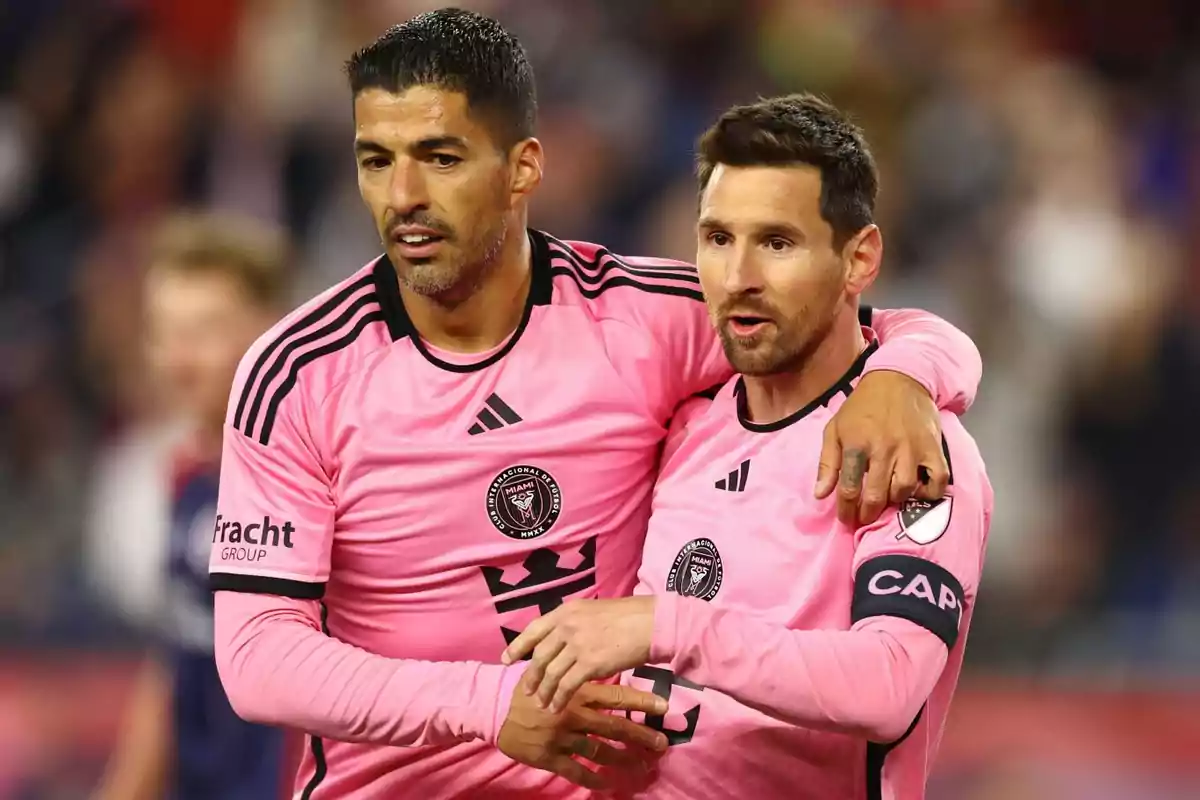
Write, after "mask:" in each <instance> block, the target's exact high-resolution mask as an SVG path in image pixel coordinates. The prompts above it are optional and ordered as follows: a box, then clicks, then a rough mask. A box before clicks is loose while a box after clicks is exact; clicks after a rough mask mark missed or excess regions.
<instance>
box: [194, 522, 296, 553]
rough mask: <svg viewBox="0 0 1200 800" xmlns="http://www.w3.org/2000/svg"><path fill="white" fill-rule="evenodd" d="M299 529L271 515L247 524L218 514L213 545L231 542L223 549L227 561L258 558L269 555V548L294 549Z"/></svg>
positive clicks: (214, 527)
mask: <svg viewBox="0 0 1200 800" xmlns="http://www.w3.org/2000/svg"><path fill="white" fill-rule="evenodd" d="M295 532H296V528H295V526H294V525H292V523H291V522H290V521H288V520H284V522H283V524H276V523H273V522H272V521H271V518H270V517H269V516H267V517H263V519H262V522H251V523H250V524H249V525H243V524H242V523H240V522H235V521H231V520H227V519H225V518H224V517H223V516H222V515H220V514H217V523H216V525H215V526H213V544H214V545H218V544H221V545H227V546H226V547H224V548H223V549H222V550H221V559H222V560H223V561H258V560H259V559H261V558H263V557H265V556H266V555H267V548H268V547H279V546H280V545H282V546H283V547H286V548H288V549H289V550H290V549H291V548H292V534H293V533H295Z"/></svg>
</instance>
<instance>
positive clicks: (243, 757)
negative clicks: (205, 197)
mask: <svg viewBox="0 0 1200 800" xmlns="http://www.w3.org/2000/svg"><path fill="white" fill-rule="evenodd" d="M286 266H287V252H286V244H285V242H284V241H283V238H282V237H281V236H279V235H278V234H276V233H275V232H274V231H272V230H270V229H268V228H265V227H262V226H259V225H257V224H254V223H252V222H250V221H247V220H243V219H240V218H233V217H223V216H218V215H203V216H194V215H186V216H181V217H179V218H176V219H173V220H171V221H170V222H169V223H168V224H167V225H166V226H165V227H164V228H163V230H162V231H161V233H160V236H159V240H158V241H157V242H156V246H155V248H154V252H153V253H152V258H151V263H150V268H149V272H148V276H147V280H146V286H145V305H146V325H147V333H148V337H147V339H148V341H147V344H148V348H147V349H148V355H149V359H148V361H149V365H150V368H151V372H152V375H153V377H154V380H155V384H156V386H157V388H158V389H159V390H160V391H161V393H162V397H163V400H164V402H165V404H166V407H167V411H168V412H169V413H170V414H171V415H172V416H173V417H176V418H178V421H179V422H180V423H181V424H182V427H183V429H184V430H183V432H182V434H181V437H180V441H179V443H178V448H177V452H176V454H175V464H174V470H173V475H172V476H171V478H172V480H171V483H172V491H173V494H172V499H171V518H170V530H169V537H170V540H169V549H168V553H169V557H168V563H167V564H166V565H165V567H166V568H167V570H168V584H167V587H168V604H167V607H166V611H167V614H166V615H165V618H164V619H163V620H162V636H161V640H160V646H159V647H157V648H156V652H155V654H154V655H153V656H152V657H150V658H148V659H147V661H146V663H145V664H144V665H143V667H142V669H141V671H140V673H139V676H138V680H137V682H136V684H135V691H134V693H133V700H132V702H131V705H130V708H129V710H128V719H127V723H126V726H125V730H124V732H123V735H122V737H121V740H120V741H119V742H118V744H117V747H116V750H115V754H114V757H113V759H112V761H111V763H110V765H109V769H108V773H107V775H106V776H105V780H104V783H103V786H102V787H101V789H100V791H99V792H98V793H97V796H98V797H99V798H103V800H160V799H161V798H164V797H169V798H172V800H212V798H222V799H223V800H242V799H244V800H264V799H265V800H272V798H280V797H283V793H282V790H283V787H284V785H285V781H286V783H287V784H288V785H290V779H291V776H290V775H285V767H284V763H283V758H282V756H283V753H282V737H281V733H280V731H278V730H275V729H271V728H267V727H263V726H260V725H254V724H251V723H248V722H245V721H243V720H242V719H241V718H239V717H238V716H237V714H235V713H234V711H233V709H232V708H230V706H229V701H228V700H227V699H226V697H225V692H224V690H223V689H222V688H221V682H220V678H219V677H218V675H217V665H216V662H215V661H214V659H213V621H212V618H213V608H212V606H213V598H212V594H211V593H210V592H209V590H208V559H209V551H210V549H211V547H212V524H213V519H214V517H215V514H216V510H215V507H216V504H217V481H218V476H219V465H218V460H219V458H220V454H221V438H222V429H223V428H224V420H225V406H226V401H227V398H228V395H229V384H230V382H231V381H232V380H233V375H234V371H235V370H236V368H237V364H238V360H239V359H240V358H241V356H242V354H243V353H244V352H245V351H246V348H248V347H249V346H250V345H251V343H253V342H254V340H255V339H257V338H258V337H259V336H260V335H262V333H263V332H264V331H265V330H267V328H269V327H270V326H271V325H272V324H273V323H274V322H275V321H276V320H277V319H278V318H279V315H280V314H281V312H282V311H283V309H284V308H285V307H286V306H285V305H284V303H285V301H286V297H285V290H286Z"/></svg>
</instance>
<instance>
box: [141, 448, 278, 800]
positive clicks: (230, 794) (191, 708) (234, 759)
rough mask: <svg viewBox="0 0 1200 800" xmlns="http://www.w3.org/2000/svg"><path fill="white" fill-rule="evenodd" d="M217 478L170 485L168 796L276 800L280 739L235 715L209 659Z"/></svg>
mask: <svg viewBox="0 0 1200 800" xmlns="http://www.w3.org/2000/svg"><path fill="white" fill-rule="evenodd" d="M218 475H219V470H217V469H216V468H214V467H212V466H205V467H202V468H195V467H193V466H188V467H185V468H181V469H180V470H179V471H178V473H177V475H176V480H175V482H174V485H175V493H174V497H173V499H172V504H171V541H170V550H169V556H168V558H169V562H168V564H169V571H170V575H169V583H168V598H169V600H168V615H167V619H166V624H165V630H164V631H163V634H164V636H163V644H164V648H163V649H164V654H163V655H164V657H165V659H166V662H167V665H168V667H169V668H170V669H171V670H172V673H173V679H174V733H175V743H176V748H175V771H174V779H173V782H172V786H171V788H172V792H171V794H170V797H171V800H277V799H278V798H282V797H284V796H285V794H284V791H285V790H284V786H285V784H290V780H285V775H284V739H283V733H282V731H280V730H277V729H274V728H268V727H264V726H261V725H252V724H250V723H248V722H245V721H244V720H242V719H241V718H240V717H238V715H237V714H236V713H234V711H233V709H232V708H231V707H230V705H229V700H228V699H227V698H226V696H225V690H224V688H223V687H222V686H221V679H220V677H219V676H218V675H217V665H216V661H215V660H214V659H213V599H212V593H211V592H210V591H209V588H208V556H209V551H210V549H211V547H212V532H213V524H214V522H215V518H216V505H217V484H218ZM288 777H290V776H288ZM289 788H290V787H289Z"/></svg>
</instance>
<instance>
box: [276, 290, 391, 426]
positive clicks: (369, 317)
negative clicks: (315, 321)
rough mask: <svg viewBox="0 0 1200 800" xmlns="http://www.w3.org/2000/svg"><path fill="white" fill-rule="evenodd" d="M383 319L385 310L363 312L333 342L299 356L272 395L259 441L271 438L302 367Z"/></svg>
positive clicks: (334, 349) (335, 350)
mask: <svg viewBox="0 0 1200 800" xmlns="http://www.w3.org/2000/svg"><path fill="white" fill-rule="evenodd" d="M382 320H383V310H382V309H378V308H377V309H375V310H374V311H372V312H370V313H368V314H363V315H362V316H361V317H359V318H358V322H356V323H355V324H354V327H353V328H351V329H350V330H349V331H347V332H346V333H345V334H343V335H342V336H340V337H338V338H337V339H334V340H333V341H331V342H327V343H326V344H323V345H321V346H320V347H318V348H316V349H314V350H309V351H308V352H307V353H305V354H304V355H302V356H297V358H296V360H295V361H293V362H292V366H291V368H290V369H289V370H288V374H287V378H285V379H284V381H283V383H281V384H279V388H278V389H276V390H275V394H273V395H272V396H271V402H270V403H269V404H267V414H266V416H265V417H264V418H263V425H262V432H261V433H260V434H259V436H258V441H259V443H261V444H264V445H265V444H266V443H267V442H268V441H269V440H270V438H271V428H273V427H274V426H275V412H277V411H278V410H279V404H280V403H282V402H283V398H285V397H287V394H288V392H290V391H291V390H292V388H293V387H294V386H295V385H296V378H297V376H298V375H299V374H300V369H301V368H302V367H303V366H304V365H306V364H310V363H312V362H313V361H316V360H317V359H318V358H320V357H322V356H327V355H329V354H330V353H336V352H337V351H338V350H341V349H342V348H344V347H348V346H349V345H351V344H352V343H353V342H354V340H355V339H357V338H358V337H359V334H361V333H362V332H363V331H364V330H366V329H367V326H368V325H370V324H371V323H372V322H381V321H382Z"/></svg>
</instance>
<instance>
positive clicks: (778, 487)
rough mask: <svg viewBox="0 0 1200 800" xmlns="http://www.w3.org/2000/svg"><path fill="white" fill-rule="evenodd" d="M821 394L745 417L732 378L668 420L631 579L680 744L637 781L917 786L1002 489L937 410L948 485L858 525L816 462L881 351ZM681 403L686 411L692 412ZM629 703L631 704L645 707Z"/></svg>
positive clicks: (741, 789) (652, 682) (848, 796)
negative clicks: (819, 492)
mask: <svg viewBox="0 0 1200 800" xmlns="http://www.w3.org/2000/svg"><path fill="white" fill-rule="evenodd" d="M875 346H876V345H874V344H872V345H870V346H869V347H868V348H867V350H865V351H864V353H863V355H862V356H861V357H860V358H859V359H858V362H857V363H856V364H855V366H854V367H853V369H851V371H850V372H849V373H848V374H847V375H846V376H845V377H844V378H843V379H842V380H841V381H840V382H839V383H838V384H836V385H835V386H833V387H831V388H830V390H829V391H828V392H826V393H825V394H824V395H823V396H822V397H821V398H819V399H818V400H816V401H815V402H813V403H812V404H810V405H809V407H807V408H805V409H802V410H801V411H799V412H797V413H796V414H794V415H792V416H790V417H788V418H787V419H785V420H782V421H780V422H778V423H774V424H770V425H756V424H754V423H751V422H748V421H745V420H746V416H745V410H744V406H743V403H744V397H743V395H742V394H741V393H740V391H739V390H738V388H737V387H738V385H739V381H740V379H735V380H733V381H730V382H729V383H728V384H727V385H726V386H725V387H724V388H722V389H721V390H720V392H719V393H718V394H717V396H716V399H715V400H714V401H713V402H711V404H708V405H707V407H696V406H695V405H693V406H691V407H689V409H687V411H686V412H685V413H681V415H680V420H678V421H677V422H676V424H675V425H673V427H672V433H671V440H670V444H669V449H668V453H667V454H666V455H665V457H664V465H663V470H662V473H661V475H660V478H659V481H658V485H657V487H656V489H655V492H654V500H653V512H652V516H651V518H650V527H649V532H648V534H647V537H646V545H645V554H644V559H643V563H642V567H641V570H640V572H639V575H638V578H639V585H638V588H637V590H636V592H637V593H638V594H654V595H656V596H657V597H658V603H657V609H656V613H655V633H654V646H653V650H652V658H653V660H654V665H652V666H646V667H640V668H638V669H636V670H634V671H633V672H632V673H627V675H626V676H625V680H626V682H627V683H630V684H631V685H633V686H636V687H638V688H641V689H646V690H653V691H655V692H656V693H658V694H659V695H660V696H663V697H665V698H667V699H668V701H669V703H670V710H669V712H668V714H667V716H666V717H665V718H656V719H651V720H649V721H648V723H649V724H650V725H651V726H652V727H656V728H658V729H660V730H663V731H664V732H665V733H666V734H667V736H668V739H669V741H670V743H671V747H670V748H669V750H668V752H667V754H666V755H665V756H663V758H662V759H661V761H660V763H659V766H658V771H657V775H656V776H655V778H654V779H653V781H652V782H650V783H649V785H648V786H646V787H643V793H642V794H641V795H640V796H644V797H651V798H680V800H683V799H684V798H686V800H700V799H701V798H726V797H754V798H763V799H764V800H765V799H766V798H788V800H795V799H798V798H813V799H814V800H816V799H818V798H819V799H820V800H864V799H865V800H883V799H884V798H886V799H887V800H918V799H919V798H922V797H924V786H925V781H926V778H927V775H928V769H929V765H930V763H931V762H932V761H933V758H934V755H935V753H936V751H937V746H938V741H939V738H940V736H941V732H942V726H943V723H944V722H945V719H946V712H947V708H948V707H949V704H950V699H951V696H952V695H953V692H954V687H955V684H956V682H957V680H958V673H959V668H960V665H961V663H962V656H963V647H964V644H965V641H966V636H967V628H968V626H969V624H970V619H971V611H972V608H973V607H974V601H975V594H976V589H977V587H978V585H979V577H980V572H981V569H982V566H983V554H984V547H985V543H986V540H987V530H988V524H989V520H990V517H991V510H992V491H991V487H990V485H989V483H988V480H987V476H986V474H985V472H984V467H983V462H982V459H981V458H980V455H979V452H978V450H977V448H976V446H975V443H974V441H973V440H972V439H971V437H970V436H969V435H968V434H967V432H966V431H965V430H964V429H963V427H962V425H961V423H960V422H959V420H958V418H957V417H955V416H954V415H953V414H949V413H945V412H943V414H942V425H943V429H944V432H945V433H944V442H945V446H946V451H947V454H948V459H949V460H950V462H951V472H952V482H951V486H950V488H949V490H948V499H946V500H944V501H942V502H941V503H938V504H934V505H930V504H928V503H923V502H919V501H910V502H909V503H907V504H905V506H904V508H903V509H895V508H894V509H891V510H888V511H885V513H884V515H883V516H882V517H881V519H880V520H879V521H878V522H876V523H873V524H871V525H869V526H867V527H864V528H862V529H860V530H858V531H857V533H853V532H852V531H849V530H847V529H846V528H845V527H844V526H843V525H842V524H841V523H839V522H838V520H837V517H836V500H835V499H834V498H830V499H827V500H824V501H816V500H814V499H813V498H812V497H811V495H809V494H808V493H804V492H797V491H796V490H795V486H796V480H797V478H799V479H800V481H801V483H802V484H803V483H804V482H805V481H808V480H810V479H811V478H813V477H814V474H815V468H816V460H815V458H804V457H803V454H805V453H809V454H815V453H817V452H819V449H820V446H821V437H822V432H823V429H824V426H825V423H826V422H827V421H828V420H829V418H830V417H831V416H832V415H833V414H834V413H835V412H836V411H837V408H838V407H839V406H840V405H841V403H842V402H844V398H845V396H846V395H847V394H848V393H849V392H850V391H851V388H852V386H853V384H854V383H856V381H857V378H858V376H859V374H860V373H861V372H862V369H863V366H864V363H865V361H866V359H867V357H868V355H869V353H870V351H871V350H873V349H874V347H875ZM684 417H686V419H684ZM635 718H636V717H635Z"/></svg>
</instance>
